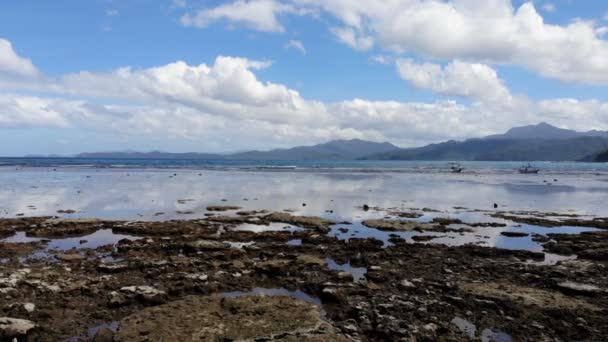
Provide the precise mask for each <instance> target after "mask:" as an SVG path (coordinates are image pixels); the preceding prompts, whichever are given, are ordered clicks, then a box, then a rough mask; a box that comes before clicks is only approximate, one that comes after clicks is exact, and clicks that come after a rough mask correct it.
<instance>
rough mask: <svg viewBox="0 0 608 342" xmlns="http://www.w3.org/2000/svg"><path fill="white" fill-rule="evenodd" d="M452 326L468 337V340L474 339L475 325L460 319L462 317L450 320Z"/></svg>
mask: <svg viewBox="0 0 608 342" xmlns="http://www.w3.org/2000/svg"><path fill="white" fill-rule="evenodd" d="M451 323H452V324H454V325H455V326H457V327H458V329H460V331H462V332H463V333H465V334H467V336H469V338H471V339H474V338H475V335H476V334H477V327H476V326H475V324H473V323H471V322H469V321H467V320H466V319H464V318H462V317H458V316H456V317H454V319H452V322H451Z"/></svg>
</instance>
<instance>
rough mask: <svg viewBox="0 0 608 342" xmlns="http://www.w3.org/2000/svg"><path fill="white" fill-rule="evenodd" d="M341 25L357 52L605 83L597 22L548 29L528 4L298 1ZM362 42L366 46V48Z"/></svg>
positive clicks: (607, 56) (493, 0) (606, 64)
mask: <svg viewBox="0 0 608 342" xmlns="http://www.w3.org/2000/svg"><path fill="white" fill-rule="evenodd" d="M294 1H295V3H297V4H298V5H299V6H304V7H312V8H320V9H321V10H322V11H323V12H324V13H327V14H329V15H331V16H333V17H335V18H336V19H338V20H339V21H341V22H342V23H343V24H344V27H342V28H340V29H338V30H336V29H331V30H332V32H334V33H335V34H337V36H338V37H339V38H340V40H341V41H343V42H344V43H345V44H347V45H349V46H351V47H353V48H356V49H358V50H365V49H369V48H370V47H371V46H373V45H379V46H381V47H383V48H384V49H388V50H391V51H395V52H397V53H404V52H415V53H418V54H421V55H424V56H428V57H433V58H440V59H448V60H451V59H463V60H474V61H483V62H486V63H493V64H513V65H520V66H523V67H525V68H527V69H529V70H532V71H534V72H537V73H539V74H541V75H544V76H548V77H552V78H556V79H559V80H563V81H573V82H581V83H591V84H608V41H606V40H603V39H601V37H599V36H598V33H597V32H596V30H595V29H596V27H595V23H593V22H590V21H581V20H577V21H573V22H571V23H569V24H567V25H551V24H547V23H545V22H544V20H543V17H542V16H541V15H540V14H539V13H538V12H537V11H536V9H535V7H534V5H533V4H532V3H531V2H527V3H524V4H523V5H521V6H520V7H519V8H517V9H515V8H514V7H513V5H512V2H511V1H510V0H487V1H473V0H449V1H423V0H394V1H382V2H381V1H358V0H294ZM360 40H363V41H364V42H365V44H361V43H360Z"/></svg>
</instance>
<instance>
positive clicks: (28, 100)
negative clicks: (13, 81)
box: [0, 94, 69, 127]
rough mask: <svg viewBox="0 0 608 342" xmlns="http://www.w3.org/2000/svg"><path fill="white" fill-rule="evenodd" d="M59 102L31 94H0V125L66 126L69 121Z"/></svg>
mask: <svg viewBox="0 0 608 342" xmlns="http://www.w3.org/2000/svg"><path fill="white" fill-rule="evenodd" d="M59 102H61V101H59ZM59 102H58V101H53V100H47V99H44V98H39V97H33V96H19V95H15V94H0V110H1V113H0V127H33V126H40V127H67V126H69V122H68V120H67V118H65V117H64V114H63V113H62V110H63V109H64V108H62V106H61V105H60V103H59Z"/></svg>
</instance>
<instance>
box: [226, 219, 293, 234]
mask: <svg viewBox="0 0 608 342" xmlns="http://www.w3.org/2000/svg"><path fill="white" fill-rule="evenodd" d="M232 230H235V231H243V232H253V233H262V232H283V231H285V232H296V231H302V230H304V228H302V227H297V226H294V225H290V224H286V223H280V222H271V223H269V224H267V225H264V224H251V223H244V224H241V225H238V226H237V227H235V228H233V229H232Z"/></svg>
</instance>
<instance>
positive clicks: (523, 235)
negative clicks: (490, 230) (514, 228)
mask: <svg viewBox="0 0 608 342" xmlns="http://www.w3.org/2000/svg"><path fill="white" fill-rule="evenodd" d="M500 235H503V236H507V237H526V236H528V235H530V234H528V233H525V232H500Z"/></svg>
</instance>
